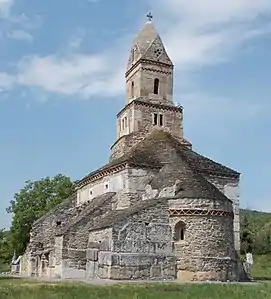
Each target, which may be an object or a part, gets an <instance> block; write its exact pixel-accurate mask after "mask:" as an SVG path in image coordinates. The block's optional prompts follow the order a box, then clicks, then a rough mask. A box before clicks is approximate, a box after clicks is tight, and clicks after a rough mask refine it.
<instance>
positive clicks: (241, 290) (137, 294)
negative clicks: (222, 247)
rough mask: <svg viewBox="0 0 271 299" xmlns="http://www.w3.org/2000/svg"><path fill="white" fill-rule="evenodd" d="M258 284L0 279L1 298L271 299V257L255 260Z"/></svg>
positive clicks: (254, 271)
mask: <svg viewBox="0 0 271 299" xmlns="http://www.w3.org/2000/svg"><path fill="white" fill-rule="evenodd" d="M252 272H253V276H254V277H255V278H256V279H257V280H258V279H260V280H261V282H259V283H258V282H257V283H255V284H250V285H247V284H175V283H174V284H162V283H161V284H160V283H159V284H118V285H110V286H92V285H87V284H83V283H71V282H69V283H67V282H66V283H54V282H52V283H45V282H42V281H40V280H30V279H29V280H28V279H20V278H17V279H15V278H8V277H0V299H62V298H63V299H98V298H99V299H190V298H191V299H212V298H214V299H226V298H227V299H267V298H268V299H270V298H271V255H270V256H259V257H256V258H255V263H254V266H253V268H252Z"/></svg>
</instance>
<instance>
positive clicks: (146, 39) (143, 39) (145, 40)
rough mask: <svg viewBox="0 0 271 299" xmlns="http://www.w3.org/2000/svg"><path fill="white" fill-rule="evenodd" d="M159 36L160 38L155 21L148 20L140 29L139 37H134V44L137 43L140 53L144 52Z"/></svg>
mask: <svg viewBox="0 0 271 299" xmlns="http://www.w3.org/2000/svg"><path fill="white" fill-rule="evenodd" d="M157 37H159V38H160V36H159V34H158V32H157V31H156V29H155V27H154V25H153V23H152V22H151V21H148V22H146V23H145V25H144V27H143V28H142V29H141V30H140V31H139V33H138V35H137V37H136V38H135V39H134V43H133V45H137V47H138V50H139V51H140V53H141V54H144V53H145V52H146V51H147V50H148V48H149V47H150V45H151V44H152V43H153V42H154V41H155V40H156V38H157Z"/></svg>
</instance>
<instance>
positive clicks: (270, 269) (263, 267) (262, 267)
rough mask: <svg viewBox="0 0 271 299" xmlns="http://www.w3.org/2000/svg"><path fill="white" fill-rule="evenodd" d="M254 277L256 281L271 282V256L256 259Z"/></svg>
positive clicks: (253, 269) (253, 270)
mask: <svg viewBox="0 0 271 299" xmlns="http://www.w3.org/2000/svg"><path fill="white" fill-rule="evenodd" d="M252 275H253V277H254V278H255V279H256V280H261V281H263V280H268V281H270V282H271V255H262V256H257V257H255V261H254V265H253V267H252ZM270 298H271V296H270Z"/></svg>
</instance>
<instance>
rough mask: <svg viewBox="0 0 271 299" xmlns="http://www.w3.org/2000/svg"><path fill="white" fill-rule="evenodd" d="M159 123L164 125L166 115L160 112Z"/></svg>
mask: <svg viewBox="0 0 271 299" xmlns="http://www.w3.org/2000/svg"><path fill="white" fill-rule="evenodd" d="M159 125H160V126H161V127H162V126H163V125H164V115H163V114H160V115H159Z"/></svg>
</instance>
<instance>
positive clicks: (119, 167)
mask: <svg viewBox="0 0 271 299" xmlns="http://www.w3.org/2000/svg"><path fill="white" fill-rule="evenodd" d="M136 167H141V168H160V166H159V167H158V166H154V165H147V164H146V165H143V164H138V163H129V162H124V163H122V164H119V165H116V166H112V167H108V168H106V169H104V170H101V171H97V172H95V173H93V175H89V176H87V177H85V178H83V179H82V180H81V181H79V182H78V183H77V185H76V189H81V188H83V187H84V186H86V185H88V184H89V183H93V182H95V181H98V180H101V179H103V178H104V177H106V176H109V175H112V174H114V173H117V172H119V171H122V170H124V169H126V168H136Z"/></svg>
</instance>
